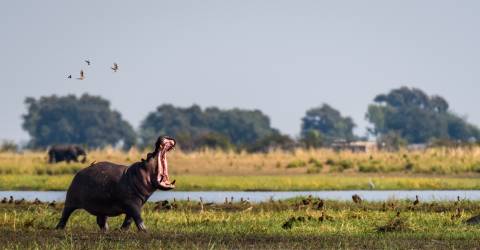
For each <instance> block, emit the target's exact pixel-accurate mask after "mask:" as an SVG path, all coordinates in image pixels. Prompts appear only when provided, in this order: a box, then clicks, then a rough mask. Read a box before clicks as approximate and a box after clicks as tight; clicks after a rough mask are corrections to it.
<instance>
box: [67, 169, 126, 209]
mask: <svg viewBox="0 0 480 250" xmlns="http://www.w3.org/2000/svg"><path fill="white" fill-rule="evenodd" d="M126 169H127V166H123V165H118V164H115V163H111V162H99V163H95V164H92V165H90V166H89V167H87V168H84V169H82V170H80V171H79V172H78V173H77V174H76V175H75V177H74V178H73V180H72V184H70V187H69V188H68V191H67V198H66V201H65V206H72V207H77V208H84V209H86V210H87V211H89V212H91V211H90V210H92V211H94V210H96V209H95V207H102V205H105V204H109V203H110V204H111V203H114V202H115V199H116V197H117V196H118V194H119V193H121V192H122V191H121V190H119V189H120V187H121V185H119V184H120V182H121V180H122V176H123V174H124V173H125V171H126Z"/></svg>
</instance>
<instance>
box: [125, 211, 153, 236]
mask: <svg viewBox="0 0 480 250" xmlns="http://www.w3.org/2000/svg"><path fill="white" fill-rule="evenodd" d="M125 212H126V214H127V215H126V216H127V217H131V218H133V221H135V225H136V226H137V229H138V231H142V232H146V231H147V227H145V224H144V223H143V219H142V216H141V207H140V206H137V205H129V206H128V207H127V208H126V211H125ZM127 217H126V218H125V221H126V220H127ZM124 224H125V223H124ZM127 227H128V226H127ZM122 228H123V225H122Z"/></svg>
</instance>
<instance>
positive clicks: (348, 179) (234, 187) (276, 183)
mask: <svg viewBox="0 0 480 250" xmlns="http://www.w3.org/2000/svg"><path fill="white" fill-rule="evenodd" d="M172 177H173V178H174V179H177V189H176V190H177V191H212V190H223V191H245V190H249V191H253V190H272V191H293V190H354V189H360V190H361V189H369V188H370V187H369V184H368V183H369V181H370V180H371V181H372V182H373V183H374V184H375V189H376V190H398V189H404V190H450V189H480V179H479V178H467V177H465V178H447V177H415V176H409V177H397V176H383V177H382V176H364V175H350V176H342V175H325V174H315V175H313V174H309V175H291V176H284V175H275V176H198V175H177V176H172ZM72 178H73V175H54V176H48V175H0V190H66V189H67V188H68V186H69V185H70V182H71V180H72Z"/></svg>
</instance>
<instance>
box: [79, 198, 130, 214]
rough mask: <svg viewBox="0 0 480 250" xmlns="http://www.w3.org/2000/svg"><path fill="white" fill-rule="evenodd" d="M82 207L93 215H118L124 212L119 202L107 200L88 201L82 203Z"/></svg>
mask: <svg viewBox="0 0 480 250" xmlns="http://www.w3.org/2000/svg"><path fill="white" fill-rule="evenodd" d="M82 208H83V209H85V210H87V212H89V213H90V214H92V215H95V216H109V217H112V216H119V215H121V214H124V213H125V210H124V209H123V207H122V205H121V204H118V203H116V202H108V201H98V200H97V201H89V202H86V203H84V204H83V206H82Z"/></svg>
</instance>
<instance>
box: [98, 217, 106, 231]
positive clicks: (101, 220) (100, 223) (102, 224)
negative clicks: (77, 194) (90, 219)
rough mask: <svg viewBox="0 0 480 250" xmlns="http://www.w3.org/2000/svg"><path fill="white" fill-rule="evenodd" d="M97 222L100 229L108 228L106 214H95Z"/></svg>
mask: <svg viewBox="0 0 480 250" xmlns="http://www.w3.org/2000/svg"><path fill="white" fill-rule="evenodd" d="M97 224H98V226H99V227H100V229H101V230H102V231H104V232H105V231H107V230H108V223H107V216H104V215H99V216H97Z"/></svg>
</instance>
